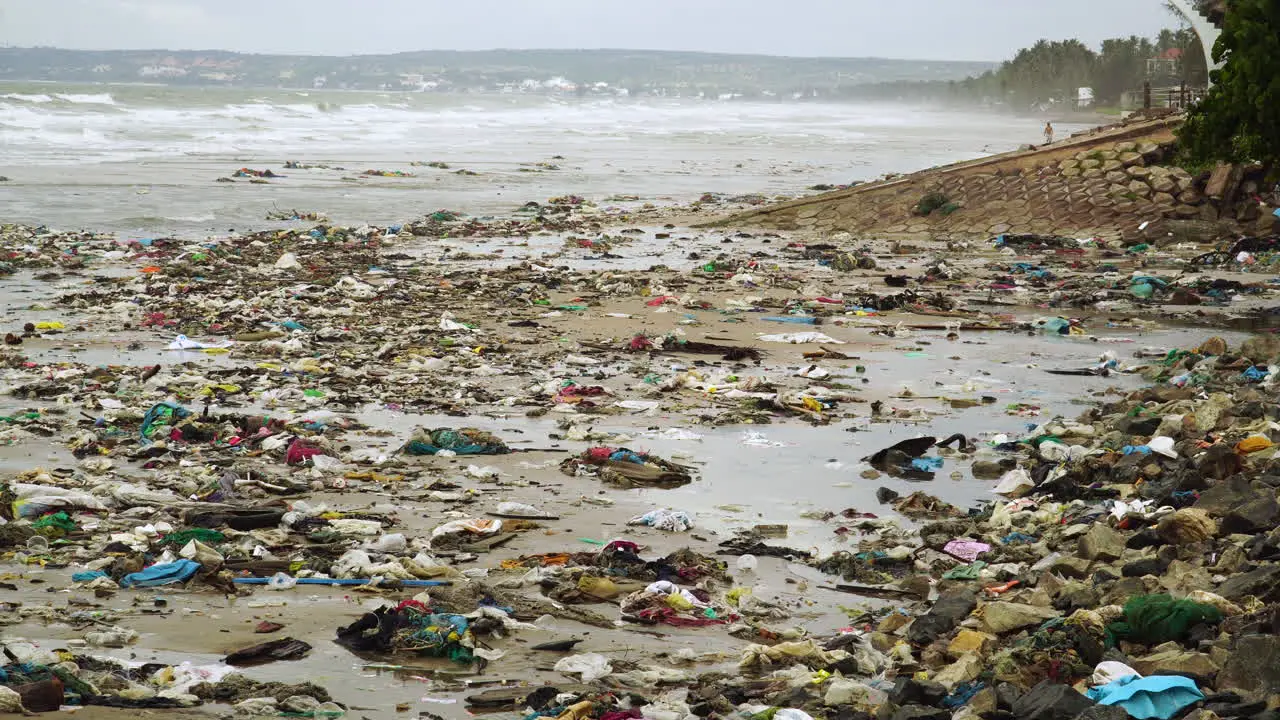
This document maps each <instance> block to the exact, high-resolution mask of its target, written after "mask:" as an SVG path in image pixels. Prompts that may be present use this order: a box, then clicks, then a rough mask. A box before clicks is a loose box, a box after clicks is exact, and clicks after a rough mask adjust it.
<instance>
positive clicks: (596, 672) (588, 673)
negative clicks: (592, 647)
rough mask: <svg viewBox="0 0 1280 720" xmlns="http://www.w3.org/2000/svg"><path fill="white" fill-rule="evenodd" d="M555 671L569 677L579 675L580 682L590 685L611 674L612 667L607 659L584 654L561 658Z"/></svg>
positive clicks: (595, 654) (598, 655)
mask: <svg viewBox="0 0 1280 720" xmlns="http://www.w3.org/2000/svg"><path fill="white" fill-rule="evenodd" d="M555 671H556V672H561V673H566V674H569V675H575V674H576V675H580V676H581V677H582V682H584V683H592V682H595V681H596V680H599V679H600V678H603V677H606V676H608V675H609V674H610V673H612V672H613V666H612V665H610V664H609V658H607V657H605V656H604V655H601V654H599V653H586V654H584V655H571V656H569V657H567V658H562V659H561V660H560V661H559V662H557V663H556V664H555Z"/></svg>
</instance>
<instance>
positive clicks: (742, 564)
mask: <svg viewBox="0 0 1280 720" xmlns="http://www.w3.org/2000/svg"><path fill="white" fill-rule="evenodd" d="M758 564H759V563H758V561H757V560H756V556H755V555H743V556H741V557H739V558H738V571H739V572H744V573H750V572H755V571H756V566H757V565H758Z"/></svg>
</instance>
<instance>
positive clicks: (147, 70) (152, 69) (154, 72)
mask: <svg viewBox="0 0 1280 720" xmlns="http://www.w3.org/2000/svg"><path fill="white" fill-rule="evenodd" d="M138 76H139V77H144V78H180V77H186V76H187V69H186V68H184V67H175V66H173V65H144V66H142V67H140V68H138Z"/></svg>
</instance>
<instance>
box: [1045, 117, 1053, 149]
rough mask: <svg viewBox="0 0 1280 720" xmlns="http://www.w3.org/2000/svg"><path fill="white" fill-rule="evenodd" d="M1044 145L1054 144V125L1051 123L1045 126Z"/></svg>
mask: <svg viewBox="0 0 1280 720" xmlns="http://www.w3.org/2000/svg"><path fill="white" fill-rule="evenodd" d="M1044 144H1045V145H1052V144H1053V123H1051V122H1047V123H1045V124H1044Z"/></svg>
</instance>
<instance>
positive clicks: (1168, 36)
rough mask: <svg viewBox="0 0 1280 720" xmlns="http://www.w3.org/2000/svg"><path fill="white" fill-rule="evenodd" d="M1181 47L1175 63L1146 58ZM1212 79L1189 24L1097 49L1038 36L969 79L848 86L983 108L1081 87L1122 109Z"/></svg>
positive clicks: (1022, 103)
mask: <svg viewBox="0 0 1280 720" xmlns="http://www.w3.org/2000/svg"><path fill="white" fill-rule="evenodd" d="M1174 49H1176V50H1180V51H1181V58H1180V61H1179V62H1178V63H1176V64H1175V67H1174V69H1173V71H1172V72H1170V67H1169V64H1165V63H1154V64H1153V68H1152V69H1154V70H1155V71H1156V72H1154V74H1153V73H1149V67H1148V65H1149V64H1148V60H1152V59H1155V58H1158V57H1160V56H1161V55H1163V54H1164V53H1166V52H1167V51H1169V50H1174ZM1207 80H1208V68H1207V67H1206V65H1205V59H1204V51H1203V50H1202V48H1201V44H1200V39H1199V37H1198V36H1197V35H1196V34H1195V32H1193V31H1192V30H1191V29H1189V28H1183V29H1180V30H1168V29H1166V30H1162V31H1161V32H1160V34H1159V35H1158V36H1156V37H1155V38H1143V37H1137V36H1130V37H1127V38H1113V39H1110V40H1105V41H1103V43H1102V45H1101V47H1100V48H1099V49H1098V50H1096V51H1095V50H1094V49H1092V48H1090V47H1089V46H1087V45H1085V44H1084V43H1083V42H1081V41H1079V40H1056V41H1050V40H1040V41H1039V42H1037V43H1036V44H1035V45H1033V46H1031V47H1029V48H1023V49H1022V50H1019V51H1018V53H1017V54H1016V55H1014V57H1013V58H1012V59H1010V60H1007V61H1005V62H1004V63H1002V64H1001V65H1000V67H998V68H996V69H995V70H990V71H987V72H985V73H983V74H981V75H976V76H972V77H969V78H966V79H964V80H950V81H945V80H944V81H919V82H911V81H906V82H887V83H878V84H875V85H865V86H861V87H850V88H847V89H846V92H845V93H844V95H845V96H846V97H848V98H850V99H868V100H884V101H902V102H927V103H941V104H954V105H978V106H983V107H997V108H1006V109H1009V110H1013V111H1027V110H1037V109H1045V108H1048V107H1059V106H1061V105H1062V104H1066V105H1067V106H1071V105H1072V104H1073V103H1074V101H1075V99H1076V97H1077V94H1078V91H1079V89H1080V88H1092V89H1093V94H1094V105H1095V106H1118V105H1119V104H1120V102H1121V99H1122V97H1123V95H1124V93H1126V92H1129V91H1134V90H1141V89H1142V87H1143V84H1144V83H1146V82H1150V83H1151V85H1152V87H1155V88H1159V87H1177V86H1180V85H1182V84H1183V83H1185V84H1186V85H1187V86H1188V87H1197V86H1204V85H1205V84H1206V82H1207Z"/></svg>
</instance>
